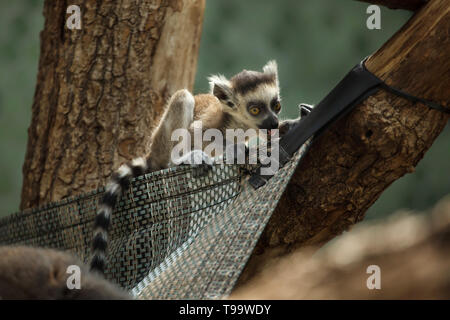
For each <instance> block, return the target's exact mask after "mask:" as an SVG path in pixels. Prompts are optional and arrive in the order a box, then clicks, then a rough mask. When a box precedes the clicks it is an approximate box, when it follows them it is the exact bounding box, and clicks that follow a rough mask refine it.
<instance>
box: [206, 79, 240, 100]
mask: <svg viewBox="0 0 450 320" xmlns="http://www.w3.org/2000/svg"><path fill="white" fill-rule="evenodd" d="M208 80H209V86H210V90H211V93H212V94H213V95H214V96H216V98H217V99H219V100H220V101H221V102H222V103H224V104H226V105H228V106H229V107H234V102H233V89H232V87H231V84H230V81H229V80H228V79H227V78H225V77H224V76H222V75H218V76H211V77H209V78H208Z"/></svg>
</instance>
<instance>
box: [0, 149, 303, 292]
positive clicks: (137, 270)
mask: <svg viewBox="0 0 450 320" xmlns="http://www.w3.org/2000/svg"><path fill="white" fill-rule="evenodd" d="M308 145H309V143H306V144H305V145H303V147H302V148H301V149H300V150H299V151H298V152H297V153H296V154H295V156H294V157H293V159H292V160H291V161H290V162H289V163H288V164H286V165H285V166H284V167H283V168H281V169H280V170H279V171H278V172H277V173H276V175H275V176H274V177H273V178H272V179H270V180H269V181H268V182H267V184H266V185H264V186H263V187H261V188H259V189H257V190H254V189H253V188H252V187H251V186H250V185H249V184H248V183H247V182H246V180H247V179H248V176H246V175H244V174H243V173H242V170H241V169H242V168H241V167H240V166H238V165H225V164H223V165H215V166H214V167H213V169H212V170H210V171H209V172H208V174H207V175H205V176H202V177H195V176H194V172H193V169H192V168H190V167H189V166H179V167H173V168H169V169H165V170H162V171H158V172H152V173H149V174H146V175H143V176H140V177H138V178H136V179H134V180H133V181H132V183H131V185H130V188H129V190H128V191H127V192H125V194H124V195H123V196H122V197H121V199H120V201H119V202H118V204H117V205H116V209H115V210H114V213H113V219H112V225H111V229H110V244H109V249H108V261H107V269H106V277H107V278H108V279H109V280H111V281H113V282H115V283H117V284H119V285H120V286H122V287H123V288H126V289H128V290H129V291H130V292H131V293H132V294H133V295H134V296H135V297H136V298H138V299H218V298H222V297H224V296H226V295H228V294H229V293H230V292H231V290H232V288H233V286H234V284H235V283H236V281H237V279H238V277H239V275H240V273H241V271H242V269H243V268H244V266H245V263H246V262H247V260H248V258H249V257H250V255H251V253H252V250H253V248H254V247H255V245H256V243H257V241H258V238H259V236H260V235H261V233H262V231H263V230H264V227H265V225H266V224H267V222H268V220H269V218H270V216H271V214H272V212H273V210H274V209H275V207H276V205H277V203H278V200H279V199H280V197H281V195H282V194H283V191H284V189H285V188H286V186H287V184H288V182H289V179H290V177H291V176H292V174H293V172H294V171H295V168H296V167H297V164H298V162H299V160H300V159H301V157H302V155H303V154H304V153H305V152H306V150H307V148H308ZM103 191H104V189H102V188H101V189H99V190H96V191H93V192H90V193H86V194H83V195H81V196H77V197H72V198H68V199H65V200H62V201H59V202H54V203H50V204H48V205H45V206H43V207H40V208H35V209H29V210H25V211H23V212H18V213H15V214H12V215H10V216H8V217H5V218H3V219H1V220H0V244H2V245H10V244H22V245H29V246H38V247H48V248H57V249H62V250H66V251H69V252H71V253H73V254H75V255H77V256H78V257H79V258H80V259H82V260H83V261H85V262H88V260H89V258H90V254H91V253H90V245H91V241H92V225H93V221H94V218H95V215H96V211H97V204H98V202H99V200H100V197H101V196H102V193H103Z"/></svg>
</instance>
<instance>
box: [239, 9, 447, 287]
mask: <svg viewBox="0 0 450 320" xmlns="http://www.w3.org/2000/svg"><path fill="white" fill-rule="evenodd" d="M386 2H387V1H386ZM366 66H367V68H368V69H369V70H370V71H371V72H373V73H374V74H375V75H377V76H378V77H380V78H381V79H383V80H384V81H386V83H387V84H389V85H391V86H393V87H396V88H399V89H401V90H403V91H406V92H408V93H410V94H413V95H415V96H417V97H422V98H425V99H428V100H431V101H434V102H436V103H439V104H441V105H444V106H447V107H450V106H449V103H450V6H449V5H448V1H447V0H431V1H430V2H429V3H427V4H426V5H425V6H424V7H422V8H421V9H420V10H419V11H417V12H416V14H415V15H414V16H413V17H412V18H411V19H410V21H408V22H407V23H406V25H405V26H404V27H403V28H402V29H401V30H400V31H398V32H397V33H396V34H395V35H394V36H393V37H392V38H391V39H390V40H389V41H388V42H387V43H385V44H384V45H383V47H382V48H381V49H379V50H378V51H377V52H376V53H375V54H373V55H372V56H371V57H370V59H369V60H368V61H367V62H366ZM448 119H449V115H448V114H445V113H443V112H440V111H436V110H432V109H429V108H428V107H426V106H425V105H423V104H421V103H416V104H414V103H411V102H410V101H407V100H405V99H403V98H400V97H398V96H395V95H393V94H391V93H388V92H386V91H380V92H378V93H377V94H375V95H374V96H371V97H369V98H368V99H366V100H365V101H364V102H363V103H361V104H360V105H359V106H357V107H356V108H355V110H354V111H353V112H351V113H350V114H349V115H348V116H346V117H344V118H342V119H340V120H339V121H337V122H336V123H335V124H333V125H332V126H331V127H330V128H329V129H328V130H327V131H326V132H325V133H324V134H323V135H322V136H320V137H319V138H318V139H317V140H316V141H315V142H314V144H313V146H312V147H311V148H310V150H309V152H308V153H307V154H306V155H305V157H304V159H303V160H302V162H301V163H300V165H299V166H298V168H297V170H296V172H295V173H294V176H293V178H292V180H291V181H290V183H289V185H288V187H287V190H286V191H285V193H284V194H283V196H282V197H281V199H280V201H279V204H278V207H277V208H276V210H275V212H274V213H273V216H272V217H271V219H270V221H269V223H268V225H267V226H266V228H265V230H264V232H263V234H262V236H261V238H260V239H259V242H258V244H257V246H256V250H255V251H254V252H253V255H252V256H251V258H250V260H249V262H248V263H247V265H246V267H245V269H244V272H243V274H242V275H241V278H240V281H239V285H240V284H243V283H244V282H246V281H247V280H248V279H249V278H251V277H253V275H254V274H255V273H256V272H258V271H259V270H260V268H261V266H262V265H263V264H264V263H265V262H266V261H267V260H269V259H271V258H272V257H274V256H281V255H285V254H287V253H289V252H291V251H292V250H294V249H296V248H299V247H303V246H307V245H316V246H320V245H322V244H324V243H325V242H327V241H328V240H330V239H332V238H333V237H335V236H337V235H339V234H341V233H342V232H343V231H346V230H348V229H349V228H350V227H351V226H352V225H354V224H355V223H357V222H359V221H361V220H362V219H363V218H364V214H365V212H366V210H367V209H368V208H369V207H370V206H371V205H372V204H373V203H374V202H375V201H376V200H377V199H378V197H379V196H380V195H381V193H382V192H383V191H384V190H385V189H386V188H387V187H388V186H389V185H390V184H391V183H392V182H394V181H395V180H397V179H399V178H400V177H401V176H403V175H404V174H406V173H411V172H414V167H415V166H416V165H417V163H418V162H419V161H420V160H421V159H422V157H423V155H424V154H425V152H426V151H427V150H428V149H429V148H430V147H431V144H432V143H433V141H434V140H435V139H436V137H437V136H438V135H439V133H440V132H441V131H442V130H443V129H444V127H445V125H446V123H447V121H448Z"/></svg>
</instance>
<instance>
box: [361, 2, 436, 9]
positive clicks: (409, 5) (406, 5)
mask: <svg viewBox="0 0 450 320" xmlns="http://www.w3.org/2000/svg"><path fill="white" fill-rule="evenodd" d="M357 1H360V2H368V3H372V4H379V5H381V6H385V7H388V8H390V9H405V10H411V11H416V10H417V9H419V8H420V7H422V6H423V5H424V4H425V3H426V2H427V1H428V0H357Z"/></svg>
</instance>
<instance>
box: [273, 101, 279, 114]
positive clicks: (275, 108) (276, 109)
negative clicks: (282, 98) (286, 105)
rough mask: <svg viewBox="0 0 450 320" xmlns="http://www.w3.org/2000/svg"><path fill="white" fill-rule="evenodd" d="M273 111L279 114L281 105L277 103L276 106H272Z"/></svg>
mask: <svg viewBox="0 0 450 320" xmlns="http://www.w3.org/2000/svg"><path fill="white" fill-rule="evenodd" d="M273 110H274V111H275V112H279V111H280V110H281V103H280V102H277V104H276V105H274V106H273Z"/></svg>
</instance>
